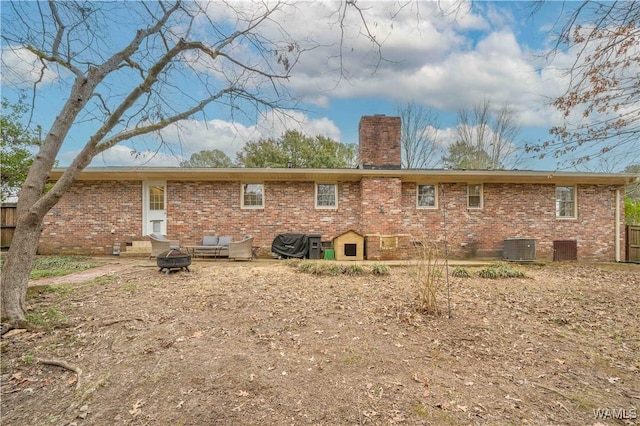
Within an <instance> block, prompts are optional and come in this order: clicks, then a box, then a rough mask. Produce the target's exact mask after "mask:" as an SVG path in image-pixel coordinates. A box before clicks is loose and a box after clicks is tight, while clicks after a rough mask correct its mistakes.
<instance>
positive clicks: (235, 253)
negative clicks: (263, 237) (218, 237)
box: [229, 235, 253, 260]
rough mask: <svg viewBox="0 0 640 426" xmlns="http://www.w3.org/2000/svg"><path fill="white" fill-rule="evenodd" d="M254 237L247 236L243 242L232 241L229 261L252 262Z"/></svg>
mask: <svg viewBox="0 0 640 426" xmlns="http://www.w3.org/2000/svg"><path fill="white" fill-rule="evenodd" d="M252 250H253V237H252V236H250V235H245V236H244V237H243V238H242V241H232V242H230V243H229V260H251V259H253V251H252Z"/></svg>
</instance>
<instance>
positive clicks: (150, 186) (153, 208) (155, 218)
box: [142, 181, 167, 235]
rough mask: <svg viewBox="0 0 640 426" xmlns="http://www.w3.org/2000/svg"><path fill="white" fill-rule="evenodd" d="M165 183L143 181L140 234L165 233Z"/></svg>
mask: <svg viewBox="0 0 640 426" xmlns="http://www.w3.org/2000/svg"><path fill="white" fill-rule="evenodd" d="M166 189H167V183H166V182H159V181H158V182H145V183H144V186H143V193H144V194H143V197H144V212H143V215H142V221H143V223H142V235H149V234H162V235H166V234H167V207H166V206H167V190H166Z"/></svg>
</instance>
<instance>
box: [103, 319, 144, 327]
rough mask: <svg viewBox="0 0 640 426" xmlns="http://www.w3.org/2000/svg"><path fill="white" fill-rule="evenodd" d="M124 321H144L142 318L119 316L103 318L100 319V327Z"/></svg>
mask: <svg viewBox="0 0 640 426" xmlns="http://www.w3.org/2000/svg"><path fill="white" fill-rule="evenodd" d="M126 321H144V320H143V319H142V318H120V319H112V320H105V321H102V323H101V324H100V327H108V326H110V325H113V324H117V323H119V322H126Z"/></svg>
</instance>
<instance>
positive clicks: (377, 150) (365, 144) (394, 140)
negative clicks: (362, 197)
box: [359, 115, 402, 168]
mask: <svg viewBox="0 0 640 426" xmlns="http://www.w3.org/2000/svg"><path fill="white" fill-rule="evenodd" d="M401 127H402V126H401V122H400V117H387V116H385V115H372V116H364V117H362V118H361V119H360V127H359V133H360V135H359V138H360V164H362V165H363V166H365V168H367V167H368V166H375V167H379V168H389V167H390V168H400V165H401V150H400V142H401Z"/></svg>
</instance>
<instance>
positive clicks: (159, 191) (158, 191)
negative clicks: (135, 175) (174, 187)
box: [149, 185, 164, 210]
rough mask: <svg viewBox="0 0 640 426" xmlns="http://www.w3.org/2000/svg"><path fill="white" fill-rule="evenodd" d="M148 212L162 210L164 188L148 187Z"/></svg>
mask: <svg viewBox="0 0 640 426" xmlns="http://www.w3.org/2000/svg"><path fill="white" fill-rule="evenodd" d="M149 210H164V186H155V185H154V186H150V187H149Z"/></svg>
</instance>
